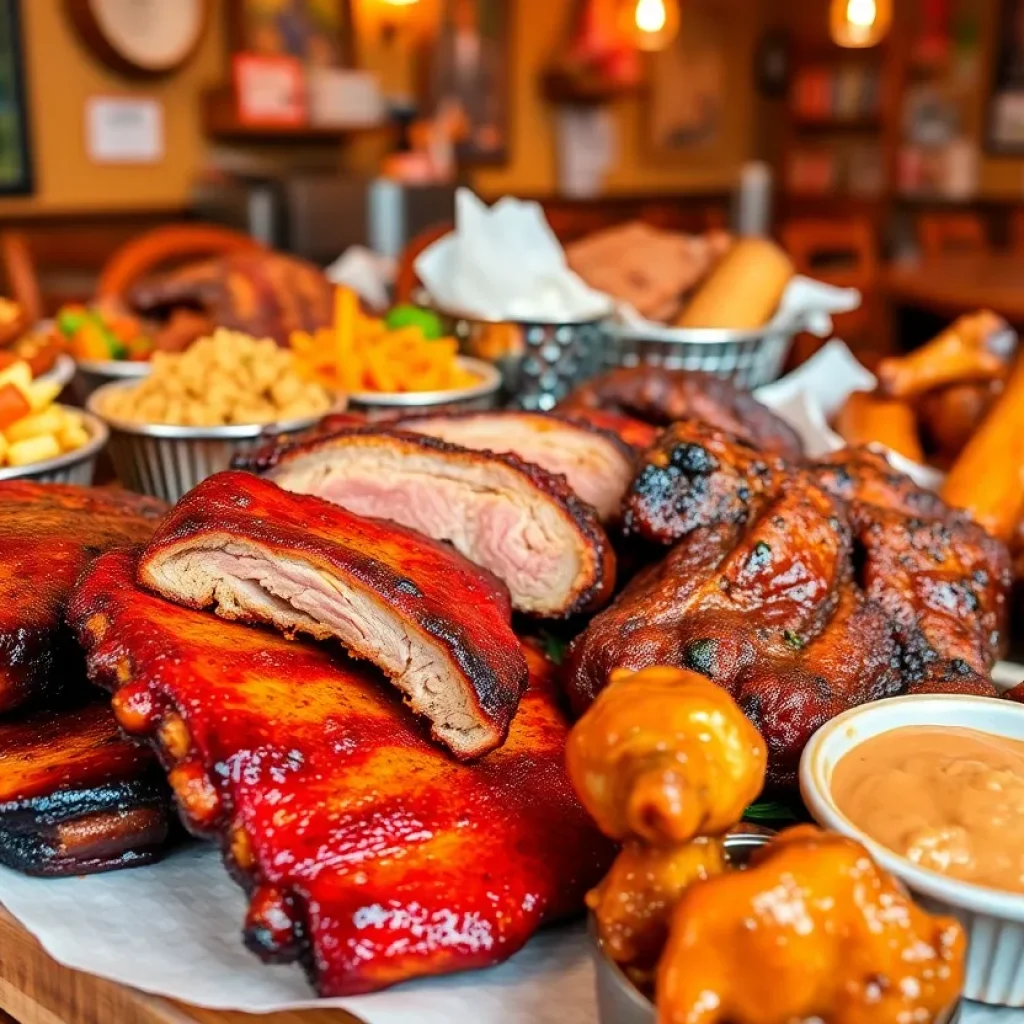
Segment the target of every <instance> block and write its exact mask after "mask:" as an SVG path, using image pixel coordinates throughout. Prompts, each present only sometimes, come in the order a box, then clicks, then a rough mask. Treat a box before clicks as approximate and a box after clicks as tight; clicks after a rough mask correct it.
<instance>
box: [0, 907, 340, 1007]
mask: <svg viewBox="0 0 1024 1024" xmlns="http://www.w3.org/2000/svg"><path fill="white" fill-rule="evenodd" d="M5 1014H6V1015H7V1017H5ZM8 1018H10V1020H11V1021H13V1022H14V1024H360V1022H359V1020H358V1019H357V1018H356V1017H353V1016H352V1015H351V1014H348V1013H345V1012H344V1011H341V1010H302V1011H295V1012H289V1013H270V1014H261V1015H256V1016H254V1015H251V1014H248V1013H227V1012H224V1011H220V1010H200V1009H197V1008H196V1007H193V1006H184V1005H182V1004H181V1003H173V1002H171V1001H169V1000H167V999H161V998H159V997H157V996H148V995H145V994H144V993H142V992H137V991H136V990H135V989H131V988H125V987H124V986H123V985H115V984H114V983H113V982H110V981H104V980H102V979H101V978H95V977H93V976H92V975H91V974H82V973H80V972H78V971H73V970H71V969H70V968H68V967H62V966H61V965H60V964H58V963H57V962H56V961H55V960H52V959H51V958H50V957H49V956H47V954H46V953H44V952H43V950H42V948H41V947H40V945H39V943H38V942H36V940H35V939H34V938H33V937H32V936H31V935H29V933H28V932H27V931H25V929H24V928H22V927H21V925H19V924H18V923H17V922H16V921H15V920H14V919H13V918H12V917H11V916H10V915H9V914H7V913H6V912H5V911H4V910H3V909H2V908H0V1024H9V1021H8Z"/></svg>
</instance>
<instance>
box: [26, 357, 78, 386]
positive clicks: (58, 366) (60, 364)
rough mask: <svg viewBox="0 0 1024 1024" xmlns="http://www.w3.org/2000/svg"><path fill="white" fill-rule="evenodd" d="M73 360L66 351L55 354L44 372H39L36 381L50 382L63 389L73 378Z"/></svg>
mask: <svg viewBox="0 0 1024 1024" xmlns="http://www.w3.org/2000/svg"><path fill="white" fill-rule="evenodd" d="M74 376H75V361H74V359H72V358H71V356H69V355H68V354H67V353H65V352H62V353H61V354H60V355H59V356H57V358H56V360H55V361H54V364H53V366H51V367H50V369H49V370H47V371H46V373H41V374H39V376H38V377H36V378H35V379H36V381H44V382H46V383H50V384H57V385H59V386H60V389H61V391H63V390H64V389H65V388H66V387H67V386H68V385H69V384H70V383H71V381H72V380H73V379H74Z"/></svg>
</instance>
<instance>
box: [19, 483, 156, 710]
mask: <svg viewBox="0 0 1024 1024" xmlns="http://www.w3.org/2000/svg"><path fill="white" fill-rule="evenodd" d="M166 510H167V506H166V505H164V504H163V503H162V502H158V501H154V500H153V499H151V498H142V497H139V496H138V495H135V494H129V493H127V492H126V491H105V490H98V489H95V488H85V487H64V486H60V485H58V484H37V483H31V482H28V481H21V480H12V481H7V482H4V483H0V714H2V713H3V712H5V711H10V710H11V709H13V708H16V707H19V706H21V705H22V704H26V703H28V702H31V701H40V700H42V699H44V698H46V697H47V696H48V695H51V694H53V693H54V692H55V691H56V690H58V689H60V688H62V687H64V686H67V685H69V684H74V683H76V682H79V681H80V680H83V679H84V676H83V673H82V656H81V652H80V651H79V650H78V648H77V646H76V645H75V643H74V640H73V638H72V636H71V634H70V632H69V631H68V630H67V629H66V628H65V627H64V622H63V616H64V606H65V603H66V602H67V598H68V595H69V593H70V591H71V588H72V587H73V586H74V584H75V580H77V579H78V576H79V575H80V574H81V572H82V570H83V569H84V568H85V567H86V565H88V564H89V561H90V560H91V559H92V558H95V557H96V555H98V554H100V553H101V552H103V551H106V550H109V549H110V548H112V547H118V546H121V545H126V544H139V543H142V542H143V541H146V540H148V539H149V537H150V535H151V534H152V532H153V529H154V527H155V525H156V522H157V520H158V519H159V518H160V516H162V515H163V513H164V512H165V511H166Z"/></svg>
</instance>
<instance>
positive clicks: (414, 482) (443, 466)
mask: <svg viewBox="0 0 1024 1024" xmlns="http://www.w3.org/2000/svg"><path fill="white" fill-rule="evenodd" d="M268 462H273V465H270V466H269V468H267V469H266V476H267V478H268V479H270V480H273V481H274V482H275V483H276V484H278V485H280V486H281V487H283V488H284V489H285V490H288V491H295V492H296V493H298V494H313V495H316V496H317V497H318V498H324V499H325V500H327V501H330V502H333V503H334V504H336V505H341V506H343V507H344V508H347V509H349V510H350V511H352V512H355V513H356V514H357V515H361V516H375V517H379V518H381V519H390V520H391V521H392V522H396V523H400V524H401V525H402V526H407V527H409V528H410V529H413V530H417V531H418V532H419V533H422V534H425V535H426V536H427V537H432V538H433V539H434V540H437V541H445V542H447V543H449V544H451V546H452V547H453V548H455V550H456V551H458V552H459V553H460V554H462V555H464V556H465V557H466V558H468V559H469V560H470V561H471V562H475V563H476V564H477V565H479V566H482V567H483V568H484V569H488V570H490V571H491V572H492V573H494V575H495V576H497V577H498V579H500V580H502V582H504V583H505V585H506V586H507V587H508V589H509V592H510V594H511V596H512V606H513V607H514V608H515V609H516V610H517V611H521V612H526V613H528V614H530V615H535V616H538V617H542V618H562V617H565V616H568V615H571V614H574V613H576V612H583V611H592V610H593V609H595V608H600V607H601V606H602V605H604V604H606V603H607V601H608V598H609V597H610V596H611V593H612V589H613V588H614V586H615V555H614V552H613V551H612V548H611V545H610V543H609V540H608V536H607V534H606V533H605V531H604V529H603V528H602V526H601V524H600V522H599V521H598V518H597V514H596V513H595V512H594V510H593V509H592V508H591V507H590V506H589V505H587V504H585V503H584V502H583V501H581V500H580V499H579V498H578V497H577V496H576V494H574V493H573V491H572V490H571V489H570V487H569V485H568V484H567V483H566V482H565V480H564V479H562V478H561V477H557V476H553V475H552V474H551V473H549V472H547V471H546V470H544V469H541V467H540V466H536V465H533V464H531V463H529V462H524V461H523V460H522V459H521V458H519V457H518V456H516V455H511V454H495V453H492V452H477V451H470V450H469V449H468V448H461V447H458V446H456V445H453V444H448V443H447V442H445V441H441V440H438V439H437V438H434V437H426V436H422V435H419V434H412V433H408V432H403V431H396V430H390V429H386V428H379V427H365V428H355V429H350V430H343V431H340V432H338V433H337V434H334V435H332V436H330V437H325V438H320V439H317V440H311V441H300V442H298V443H297V444H294V445H291V446H283V447H280V448H279V449H278V450H277V452H276V455H275V457H274V458H273V459H270V460H268V459H264V460H263V465H264V466H267V464H268Z"/></svg>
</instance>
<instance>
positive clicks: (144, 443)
mask: <svg viewBox="0 0 1024 1024" xmlns="http://www.w3.org/2000/svg"><path fill="white" fill-rule="evenodd" d="M134 386H135V382H134V381H116V382H114V383H111V384H104V385H103V386H102V387H100V388H97V389H96V390H95V391H94V392H93V393H92V394H91V395H90V396H89V400H88V402H87V408H88V409H89V411H90V412H91V413H92V414H93V415H94V416H98V417H99V418H100V419H101V420H103V422H104V423H106V425H107V427H109V428H110V458H111V461H112V462H113V463H114V469H115V470H116V472H117V476H118V479H119V480H120V481H121V483H122V484H124V486H125V487H127V488H129V490H133V491H137V492H139V493H140V494H148V495H151V496H152V497H154V498H162V499H163V500H164V501H167V502H171V503H172V504H173V503H174V502H177V501H178V500H179V499H180V498H181V497H182V495H184V494H186V493H187V492H188V491H191V490H192V488H193V487H196V486H197V485H198V484H200V483H201V482H202V481H203V480H205V479H206V478H207V477H208V476H212V475H213V474H214V473H219V472H221V471H222V470H225V469H229V468H230V466H231V460H232V459H233V458H234V457H235V456H236V455H238V454H241V453H242V452H246V451H249V450H250V449H252V448H256V447H258V446H259V445H260V444H262V443H264V442H266V441H267V439H268V435H275V436H276V435H280V434H290V433H296V432H298V431H301V430H308V429H309V428H310V427H313V426H315V425H316V424H317V423H319V422H320V420H321V419H322V418H323V415H322V414H318V415H316V416H309V417H305V418H303V419H297V420H286V421H283V422H280V423H263V424H253V425H251V426H250V425H248V424H242V425H237V426H227V427H178V426H172V425H170V424H165V423H146V424H142V423H128V422H126V421H124V420H118V419H114V418H112V417H110V416H107V415H106V414H105V413H104V412H103V404H104V401H105V399H106V397H107V396H108V395H110V394H111V393H113V392H115V391H117V390H121V389H124V388H130V387H134Z"/></svg>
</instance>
